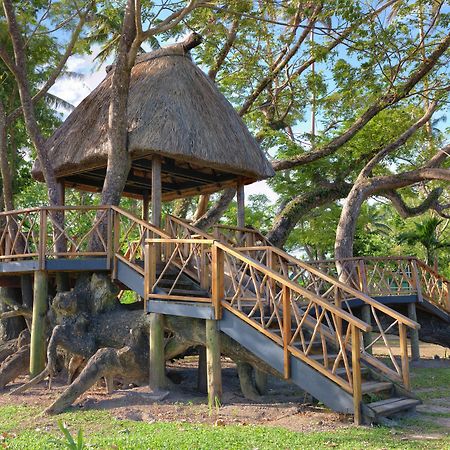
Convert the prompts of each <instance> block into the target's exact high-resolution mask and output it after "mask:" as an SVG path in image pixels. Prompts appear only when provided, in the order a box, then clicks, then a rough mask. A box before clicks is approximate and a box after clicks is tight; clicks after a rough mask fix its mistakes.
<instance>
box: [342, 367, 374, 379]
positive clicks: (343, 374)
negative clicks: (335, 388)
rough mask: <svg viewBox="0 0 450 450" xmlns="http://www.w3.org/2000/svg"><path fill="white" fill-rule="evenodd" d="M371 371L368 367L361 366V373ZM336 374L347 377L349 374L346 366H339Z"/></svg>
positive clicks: (351, 370)
mask: <svg viewBox="0 0 450 450" xmlns="http://www.w3.org/2000/svg"><path fill="white" fill-rule="evenodd" d="M352 372H353V369H352V368H351V367H350V373H352ZM368 372H369V369H368V368H367V367H361V375H365V374H367V373H368ZM335 373H336V375H337V376H338V377H346V376H347V372H346V370H345V367H338V368H337V369H336V372H335Z"/></svg>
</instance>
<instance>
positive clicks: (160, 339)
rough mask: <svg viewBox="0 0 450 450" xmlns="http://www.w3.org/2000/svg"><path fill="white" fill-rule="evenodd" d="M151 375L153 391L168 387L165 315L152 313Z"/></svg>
mask: <svg viewBox="0 0 450 450" xmlns="http://www.w3.org/2000/svg"><path fill="white" fill-rule="evenodd" d="M149 372H150V376H149V386H150V389H151V390H152V391H160V390H162V389H164V388H166V361H165V358H164V316H163V315H162V314H156V313H151V314H150V371H149Z"/></svg>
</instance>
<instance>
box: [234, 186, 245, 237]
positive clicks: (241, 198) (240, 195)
mask: <svg viewBox="0 0 450 450" xmlns="http://www.w3.org/2000/svg"><path fill="white" fill-rule="evenodd" d="M236 200H237V226H238V227H239V228H245V192H244V185H243V184H241V183H239V184H238V185H237V190H236Z"/></svg>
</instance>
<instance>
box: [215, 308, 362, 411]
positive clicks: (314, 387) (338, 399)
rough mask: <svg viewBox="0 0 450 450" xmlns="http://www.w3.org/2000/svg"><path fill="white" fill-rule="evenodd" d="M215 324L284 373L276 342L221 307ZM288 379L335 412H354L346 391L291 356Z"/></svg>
mask: <svg viewBox="0 0 450 450" xmlns="http://www.w3.org/2000/svg"><path fill="white" fill-rule="evenodd" d="M218 324H219V329H220V330H221V331H222V332H223V333H225V334H226V335H228V336H229V337H231V338H233V339H234V340H235V341H236V342H238V343H239V344H241V345H242V346H243V347H245V348H246V349H247V350H249V351H251V352H252V353H253V354H255V355H256V356H257V357H258V358H260V359H261V360H263V361H264V362H266V363H267V364H269V365H270V366H271V367H273V368H274V369H275V370H276V371H277V372H279V373H280V375H281V374H282V373H283V362H284V359H283V358H284V354H283V349H282V348H281V347H280V346H279V345H277V344H276V343H275V342H273V341H272V340H271V339H269V338H268V337H266V336H264V334H262V333H260V332H259V331H258V330H257V329H256V328H253V327H252V326H250V325H249V324H247V323H246V322H244V321H243V320H242V319H240V318H239V317H237V316H236V315H234V314H233V313H231V312H229V311H227V310H223V315H222V319H221V320H220V321H219V322H218ZM289 380H290V381H292V382H293V383H295V384H296V385H297V386H299V387H300V388H301V389H303V390H305V391H306V392H308V393H309V394H311V395H312V396H313V397H315V398H316V399H318V400H320V401H321V402H322V403H323V404H324V405H326V406H328V407H329V408H331V409H333V410H334V411H337V412H341V413H346V414H353V413H354V409H353V397H352V396H351V395H350V394H349V393H348V392H346V391H344V390H343V389H342V388H341V387H340V386H338V385H337V384H336V383H334V382H333V381H331V380H330V379H328V378H327V377H325V376H323V375H322V374H320V373H319V372H318V371H317V370H314V369H313V368H312V367H311V366H308V365H307V364H305V363H304V362H302V361H300V360H299V359H297V358H295V357H292V356H291V377H290V379H289Z"/></svg>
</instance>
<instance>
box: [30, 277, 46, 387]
mask: <svg viewBox="0 0 450 450" xmlns="http://www.w3.org/2000/svg"><path fill="white" fill-rule="evenodd" d="M47 295H48V276H47V272H45V271H43V270H37V271H36V272H34V289H33V296H34V299H33V322H32V325H31V344H30V376H31V378H33V377H35V376H36V375H38V374H39V373H40V372H42V371H43V370H44V367H45V352H46V349H45V319H46V314H47Z"/></svg>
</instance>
